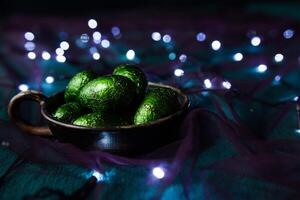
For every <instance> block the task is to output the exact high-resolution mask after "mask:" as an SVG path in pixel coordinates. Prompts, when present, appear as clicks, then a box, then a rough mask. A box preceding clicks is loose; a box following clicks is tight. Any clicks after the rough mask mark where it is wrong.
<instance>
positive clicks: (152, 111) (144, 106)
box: [134, 88, 180, 125]
mask: <svg viewBox="0 0 300 200" xmlns="http://www.w3.org/2000/svg"><path fill="white" fill-rule="evenodd" d="M179 108H180V104H179V101H178V97H177V95H176V92H175V91H173V90H171V89H169V88H153V89H150V90H149V91H148V92H147V93H146V96H145V98H144V100H143V101H142V103H141V104H140V106H139V107H138V109H137V111H136V113H135V115H134V124H136V125H138V124H145V123H148V122H151V121H154V120H157V119H160V118H162V117H165V116H167V115H170V114H172V113H175V112H176V111H177V110H178V109H179Z"/></svg>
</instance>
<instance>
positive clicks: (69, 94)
mask: <svg viewBox="0 0 300 200" xmlns="http://www.w3.org/2000/svg"><path fill="white" fill-rule="evenodd" d="M95 77H96V75H95V74H94V73H93V72H90V71H82V72H79V73H77V74H76V75H75V76H73V78H72V79H71V80H70V82H69V83H68V85H67V87H66V90H65V101H66V102H72V101H77V97H78V94H79V92H80V90H81V88H82V87H83V86H85V85H86V84H87V83H88V82H90V81H91V80H93V79H94V78H95Z"/></svg>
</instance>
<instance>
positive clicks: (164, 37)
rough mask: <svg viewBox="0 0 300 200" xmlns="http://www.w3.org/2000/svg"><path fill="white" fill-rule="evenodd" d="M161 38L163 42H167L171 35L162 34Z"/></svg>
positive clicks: (169, 40)
mask: <svg viewBox="0 0 300 200" xmlns="http://www.w3.org/2000/svg"><path fill="white" fill-rule="evenodd" d="M162 39H163V41H164V42H165V43H169V42H171V40H172V38H171V36H170V35H168V34H166V35H164V36H163V38H162Z"/></svg>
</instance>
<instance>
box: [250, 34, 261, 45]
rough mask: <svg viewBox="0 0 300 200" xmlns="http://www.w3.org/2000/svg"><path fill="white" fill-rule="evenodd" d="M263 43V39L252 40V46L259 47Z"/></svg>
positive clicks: (254, 38)
mask: <svg viewBox="0 0 300 200" xmlns="http://www.w3.org/2000/svg"><path fill="white" fill-rule="evenodd" d="M260 43H261V39H260V37H258V36H255V37H253V38H252V39H251V44H252V46H258V45H260Z"/></svg>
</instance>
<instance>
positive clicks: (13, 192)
mask: <svg viewBox="0 0 300 200" xmlns="http://www.w3.org/2000/svg"><path fill="white" fill-rule="evenodd" d="M17 159H18V156H17V154H15V153H14V152H12V151H11V150H8V148H7V147H0V163H1V165H0V172H1V176H0V178H1V180H2V183H1V187H0V199H16V200H17V199H23V198H24V197H28V198H29V197H32V196H33V195H35V194H37V193H39V192H41V191H42V190H43V189H46V188H47V189H50V190H53V191H59V192H62V193H63V194H64V195H71V194H72V193H73V192H75V191H76V190H78V189H79V188H81V187H82V186H83V185H84V184H85V183H86V181H87V179H88V178H89V177H90V176H91V173H89V172H88V171H87V169H84V168H82V167H79V166H76V165H68V164H51V163H32V162H29V161H24V162H23V163H21V164H20V165H18V166H16V167H15V168H14V169H13V170H12V171H11V172H10V173H8V174H6V173H7V172H8V171H7V170H8V169H9V167H11V166H12V165H13V163H14V161H16V160H17ZM4 175H5V176H4ZM59 197H60V196H59V195H56V194H55V193H52V195H47V196H46V197H43V198H42V199H59Z"/></svg>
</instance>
